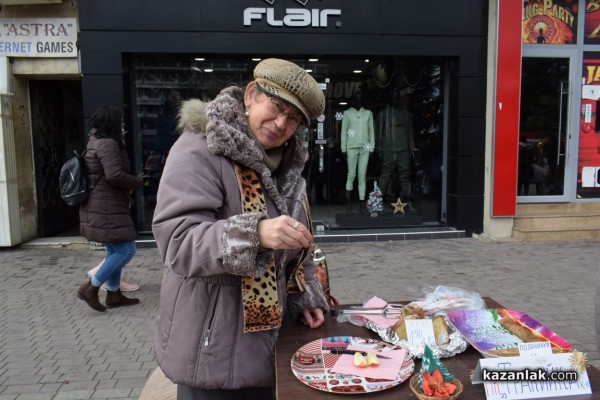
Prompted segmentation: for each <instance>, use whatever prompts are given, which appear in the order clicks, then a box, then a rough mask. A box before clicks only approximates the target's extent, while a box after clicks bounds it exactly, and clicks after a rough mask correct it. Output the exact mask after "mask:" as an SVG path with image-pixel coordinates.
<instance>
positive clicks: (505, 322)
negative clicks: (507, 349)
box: [498, 317, 543, 343]
mask: <svg viewBox="0 0 600 400" xmlns="http://www.w3.org/2000/svg"><path fill="white" fill-rule="evenodd" d="M498 323H499V324H500V325H502V326H503V327H504V329H506V330H507V331H509V332H510V333H512V334H513V335H515V336H516V337H518V338H519V339H521V340H522V341H523V342H525V343H529V342H539V341H540V340H543V339H540V338H539V337H537V336H536V335H534V334H533V332H531V331H530V330H529V329H527V328H526V327H524V326H522V325H519V324H518V323H517V322H515V321H514V320H513V319H512V318H510V317H504V318H502V319H501V320H500V321H498Z"/></svg>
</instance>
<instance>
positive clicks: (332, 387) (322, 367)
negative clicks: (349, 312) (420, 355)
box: [291, 336, 415, 394]
mask: <svg viewBox="0 0 600 400" xmlns="http://www.w3.org/2000/svg"><path fill="white" fill-rule="evenodd" d="M355 349H360V350H361V351H362V352H371V351H372V352H374V353H376V354H378V355H380V357H386V355H385V354H386V352H391V351H394V353H389V354H390V355H391V354H397V352H395V351H396V350H401V349H400V348H399V347H397V346H395V345H392V344H389V343H386V342H383V341H381V340H377V339H367V338H361V337H354V336H330V337H326V338H322V339H318V340H314V341H312V342H310V343H307V344H305V345H304V346H302V347H301V348H300V349H298V350H297V351H296V352H295V353H294V355H293V356H292V361H291V367H292V372H293V373H294V375H295V376H296V378H298V380H299V381H300V382H302V383H304V384H305V385H308V386H310V387H312V388H314V389H318V390H322V391H324V392H330V393H342V394H358V393H371V392H379V391H382V390H386V389H390V388H392V387H395V386H397V385H399V384H400V383H402V382H404V381H406V380H408V379H409V378H410V377H411V375H412V373H413V371H414V369H415V363H414V361H413V360H412V358H411V357H410V354H409V353H408V352H403V354H404V356H403V358H402V360H400V362H399V363H398V364H399V365H400V367H399V370H398V373H397V374H395V379H382V378H372V377H369V370H368V368H379V366H374V367H370V366H369V367H365V368H364V369H363V370H364V371H365V373H364V374H363V373H360V372H358V373H353V374H348V373H338V372H335V369H336V366H337V365H339V364H338V361H341V360H340V357H351V355H350V354H354V351H355ZM388 358H393V357H386V359H388ZM379 361H380V362H381V361H383V359H380V360H379ZM398 364H397V365H398ZM396 368H398V367H396ZM363 375H364V376H363Z"/></svg>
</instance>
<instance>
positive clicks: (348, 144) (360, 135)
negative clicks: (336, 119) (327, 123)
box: [341, 93, 375, 212]
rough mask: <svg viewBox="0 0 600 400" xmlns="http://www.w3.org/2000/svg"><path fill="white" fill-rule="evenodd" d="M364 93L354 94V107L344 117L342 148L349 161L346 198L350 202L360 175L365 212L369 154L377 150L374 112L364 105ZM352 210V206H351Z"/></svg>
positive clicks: (363, 210)
mask: <svg viewBox="0 0 600 400" xmlns="http://www.w3.org/2000/svg"><path fill="white" fill-rule="evenodd" d="M362 100H363V99H362V95H361V93H357V94H356V95H355V96H354V99H353V103H352V107H350V108H349V109H347V110H346V111H344V115H343V117H342V133H341V150H342V153H344V154H345V155H346V159H347V162H348V175H347V177H346V199H347V200H348V202H349V203H348V204H350V193H351V191H352V188H353V186H354V179H355V178H356V177H357V176H358V198H359V199H360V211H361V212H365V211H366V208H365V204H364V203H365V202H364V200H365V191H366V187H367V183H366V175H367V165H368V164H369V155H370V154H371V153H372V152H373V150H375V132H374V127H373V113H372V112H371V111H369V110H367V109H365V108H363V107H362ZM349 211H351V207H349Z"/></svg>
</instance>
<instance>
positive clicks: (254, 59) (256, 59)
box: [252, 58, 261, 61]
mask: <svg viewBox="0 0 600 400" xmlns="http://www.w3.org/2000/svg"><path fill="white" fill-rule="evenodd" d="M260 60H261V59H260V58H253V59H252V61H260Z"/></svg>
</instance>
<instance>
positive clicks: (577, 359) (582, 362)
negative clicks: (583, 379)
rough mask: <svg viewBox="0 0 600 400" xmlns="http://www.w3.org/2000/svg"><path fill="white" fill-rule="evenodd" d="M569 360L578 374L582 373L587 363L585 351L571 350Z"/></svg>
mask: <svg viewBox="0 0 600 400" xmlns="http://www.w3.org/2000/svg"><path fill="white" fill-rule="evenodd" d="M569 361H571V368H573V369H574V370H575V371H577V372H579V373H580V374H581V373H583V372H584V371H585V369H586V368H587V367H588V365H589V362H588V359H587V355H586V353H582V352H580V351H577V350H573V354H572V355H571V357H569Z"/></svg>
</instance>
